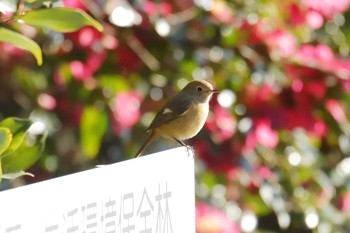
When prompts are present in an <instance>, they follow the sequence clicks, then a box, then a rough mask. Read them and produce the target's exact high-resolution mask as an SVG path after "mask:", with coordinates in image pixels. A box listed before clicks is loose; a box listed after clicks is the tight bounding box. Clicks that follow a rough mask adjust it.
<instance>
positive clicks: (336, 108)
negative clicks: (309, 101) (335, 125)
mask: <svg viewBox="0 0 350 233" xmlns="http://www.w3.org/2000/svg"><path fill="white" fill-rule="evenodd" d="M326 108H327V110H328V111H329V113H330V114H331V115H332V116H333V118H334V119H335V120H336V121H337V122H342V121H344V120H345V119H346V117H345V113H344V110H343V107H342V106H341V104H340V102H339V101H338V100H336V99H330V100H328V101H327V102H326Z"/></svg>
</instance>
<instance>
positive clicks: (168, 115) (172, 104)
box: [147, 95, 193, 131]
mask: <svg viewBox="0 0 350 233" xmlns="http://www.w3.org/2000/svg"><path fill="white" fill-rule="evenodd" d="M191 100H192V99H191V98H184V96H182V97H180V96H179V95H176V96H174V97H173V98H171V99H170V100H169V101H168V102H167V103H166V104H165V105H164V107H163V108H162V110H161V111H160V112H159V113H158V114H157V115H156V117H155V118H154V120H153V121H152V123H151V125H150V126H149V127H148V129H147V131H148V130H151V129H154V128H157V127H159V126H160V125H163V124H165V123H168V122H170V121H173V120H175V119H176V118H178V117H179V116H182V115H184V114H185V113H186V112H187V111H188V110H189V108H190V106H191V104H192V103H193V102H192V101H191Z"/></svg>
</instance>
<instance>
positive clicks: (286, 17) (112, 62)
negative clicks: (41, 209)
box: [0, 0, 350, 232]
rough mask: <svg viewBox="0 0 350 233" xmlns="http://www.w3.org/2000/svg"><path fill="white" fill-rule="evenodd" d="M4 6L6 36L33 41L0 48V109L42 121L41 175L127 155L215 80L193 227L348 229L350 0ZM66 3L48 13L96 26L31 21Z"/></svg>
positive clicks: (202, 138)
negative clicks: (190, 88)
mask: <svg viewBox="0 0 350 233" xmlns="http://www.w3.org/2000/svg"><path fill="white" fill-rule="evenodd" d="M9 2H17V4H14V5H13V6H11V7H8V8H7V9H12V10H6V12H5V10H2V9H0V10H1V11H2V12H3V13H2V14H1V18H0V22H2V23H1V26H2V27H1V30H5V33H6V32H7V31H8V30H11V32H12V33H15V34H16V33H19V35H24V36H26V38H28V39H27V40H26V42H25V41H24V40H23V36H17V39H16V40H11V41H12V44H13V45H14V46H13V45H11V44H8V43H1V44H0V54H1V55H0V61H1V62H0V64H1V65H0V69H1V74H2V75H1V79H0V81H1V84H2V85H0V93H1V94H0V107H1V108H0V109H1V114H2V115H3V116H10V115H28V114H31V115H32V116H33V117H34V118H35V119H40V120H41V121H42V122H45V124H46V126H47V127H48V129H49V137H48V139H47V140H48V143H47V146H46V148H45V150H44V156H43V157H42V158H41V159H40V161H39V163H38V165H37V166H35V167H34V168H33V169H35V170H36V171H38V172H40V174H42V176H43V178H49V177H52V176H57V175H61V174H66V173H70V172H72V171H77V170H81V169H85V168H87V167H91V166H94V164H100V163H104V162H106V163H107V162H108V163H109V162H116V161H120V160H124V159H127V158H130V157H132V156H133V154H134V153H135V152H136V151H137V149H138V147H139V146H140V145H141V143H142V142H143V140H144V139H145V132H144V130H145V129H146V127H147V126H148V124H149V123H150V121H151V120H152V119H153V116H154V114H155V112H156V111H157V110H158V109H160V107H161V106H162V104H164V101H165V100H166V98H168V97H169V96H171V95H172V94H174V93H175V91H176V90H178V89H179V88H181V87H182V86H183V85H184V84H185V83H186V82H187V81H189V80H191V79H207V80H210V81H211V82H213V83H214V84H215V86H216V87H217V89H220V90H222V91H221V93H220V94H219V95H217V96H215V97H214V98H213V101H212V103H211V111H212V113H211V114H210V116H209V118H208V121H207V124H206V125H205V128H204V129H203V130H202V131H201V133H200V134H199V135H198V136H197V137H195V138H194V139H193V140H190V141H189V142H188V143H189V144H192V145H194V147H195V150H196V152H197V161H196V164H197V187H196V190H197V200H198V205H197V218H198V221H197V224H198V225H197V232H208V231H210V232H241V231H246V232H248V231H252V230H254V229H257V230H258V231H259V232H264V231H265V232H269V231H270V232H271V231H274V232H281V231H286V232H312V231H315V232H346V231H349V221H350V219H349V213H350V206H349V203H350V179H349V177H350V172H349V171H350V169H349V166H350V159H349V157H348V156H349V153H350V122H349V119H350V114H349V109H350V106H349V105H350V104H349V103H350V101H349V100H350V95H349V93H350V59H349V58H348V57H349V51H350V47H349V37H348V35H349V33H350V29H349V27H348V26H349V23H348V22H347V21H348V19H349V12H350V11H349V10H348V7H349V4H350V1H348V0H342V1H326V0H318V1H314V0H300V1H297V0H290V1H278V0H265V1H261V0H255V1H241V0H238V1H225V0H213V1H206V0H194V1H190V0H180V1H159V2H153V1H149V0H144V1H129V2H127V1H83V0H64V1H57V0H48V1H42V0H38V1H33V0H31V1H9ZM87 2H89V4H87ZM62 4H63V6H64V7H69V8H71V9H70V10H64V11H65V12H63V13H62V12H60V13H59V14H57V15H56V16H55V17H54V18H53V19H55V20H60V19H62V18H65V17H70V16H69V15H70V13H71V12H75V13H74V17H77V15H76V13H77V14H80V15H81V17H83V18H84V20H87V21H84V25H86V24H89V25H91V26H86V27H83V28H81V29H80V30H78V31H76V32H67V31H71V28H63V29H61V30H58V29H57V26H58V27H60V26H61V25H67V24H55V22H57V21H55V20H52V21H45V20H39V21H36V20H34V19H35V18H36V17H43V16H42V14H44V15H45V16H44V17H46V16H47V15H48V14H47V12H50V11H51V12H55V11H56V12H57V11H62V9H66V8H62ZM0 6H1V5H0ZM38 12H39V13H38ZM40 12H41V13H40ZM68 12H70V13H68ZM81 12H86V14H85V13H81ZM62 14H63V15H64V16H65V17H63V16H62ZM26 15H27V16H26ZM89 15H91V16H89ZM72 17H73V16H72ZM33 18H34V19H33ZM92 18H94V19H95V20H93V19H92ZM21 19H22V21H21ZM67 21H68V20H67ZM97 21H98V22H100V23H101V24H102V26H103V28H104V30H103V31H101V28H102V27H101V26H99V23H97ZM19 22H25V23H19ZM38 22H39V24H38ZM49 22H50V23H52V22H53V23H54V26H52V25H51V26H48V25H43V24H45V23H49ZM61 22H62V21H61ZM69 22H72V21H69ZM74 22H76V23H77V24H78V26H76V27H75V26H74V25H71V24H68V25H69V27H72V28H73V29H72V30H75V29H76V28H79V27H80V26H81V25H80V24H79V22H81V21H79V20H78V21H74ZM87 22H90V23H87ZM29 25H34V26H40V28H35V27H32V26H29ZM97 25H98V26H97ZM41 27H43V28H41ZM62 27H65V26H62ZM52 29H54V30H57V31H59V32H57V31H53V30H52ZM0 33H4V32H1V31H0ZM12 33H10V34H12ZM0 38H2V37H0ZM0 40H1V39H0ZM2 41H4V42H9V40H2ZM33 43H36V44H38V45H39V47H40V48H41V49H42V52H43V57H44V59H43V60H44V62H43V64H42V65H41V66H40V67H37V66H36V64H35V63H34V61H33V59H32V58H31V55H28V54H27V53H26V52H23V50H21V49H18V48H16V47H15V46H17V47H19V48H23V49H25V50H29V51H30V52H31V53H33V54H34V56H35V57H36V59H37V63H38V64H40V63H41V62H39V61H40V59H39V58H38V57H40V55H38V52H35V51H37V49H34V47H35V46H31V45H30V44H33ZM32 50H35V51H32ZM99 122H101V123H100V124H99ZM7 134H8V131H7V130H6V129H2V128H0V138H7V136H6V135H7ZM166 143H171V142H168V141H166V140H165V141H161V140H159V141H158V142H156V143H153V144H152V146H153V147H150V148H149V150H148V152H153V151H157V150H159V148H164V144H166ZM174 145H176V144H174ZM169 146H172V145H169ZM3 147H6V143H5V144H3ZM0 151H2V147H0ZM214 220H217V221H216V223H222V224H211V223H212V222H213V221H214ZM206 221H210V222H206Z"/></svg>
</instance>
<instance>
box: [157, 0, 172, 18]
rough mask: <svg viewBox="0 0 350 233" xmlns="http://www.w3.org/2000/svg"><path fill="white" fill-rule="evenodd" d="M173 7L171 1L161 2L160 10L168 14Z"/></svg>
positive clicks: (163, 13) (165, 14)
mask: <svg viewBox="0 0 350 233" xmlns="http://www.w3.org/2000/svg"><path fill="white" fill-rule="evenodd" d="M172 10H173V8H172V6H171V4H170V3H169V2H161V3H159V11H160V13H161V14H162V15H164V16H168V15H170V14H171V12H172Z"/></svg>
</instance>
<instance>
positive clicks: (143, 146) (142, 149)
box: [135, 130, 155, 158]
mask: <svg viewBox="0 0 350 233" xmlns="http://www.w3.org/2000/svg"><path fill="white" fill-rule="evenodd" d="M154 136H155V132H154V130H151V131H150V133H149V134H148V137H147V139H146V141H145V142H144V143H143V144H142V146H141V148H140V149H139V151H138V152H137V153H136V155H135V158H138V157H140V155H141V154H142V152H143V151H144V150H145V149H146V147H147V146H148V145H149V144H150V143H151V141H152V140H153V138H154Z"/></svg>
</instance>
